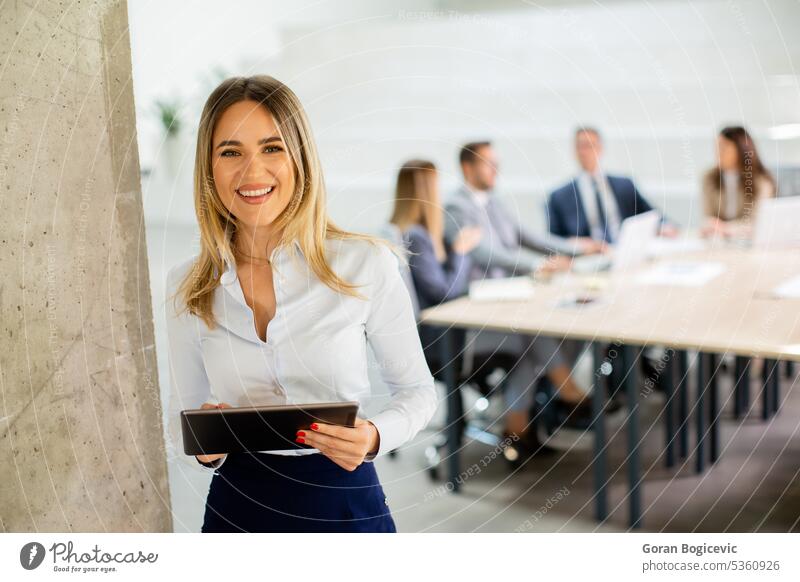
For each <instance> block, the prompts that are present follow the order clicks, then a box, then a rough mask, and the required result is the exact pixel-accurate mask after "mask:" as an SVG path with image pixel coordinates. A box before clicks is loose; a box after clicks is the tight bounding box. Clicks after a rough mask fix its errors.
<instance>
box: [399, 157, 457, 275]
mask: <svg viewBox="0 0 800 582" xmlns="http://www.w3.org/2000/svg"><path fill="white" fill-rule="evenodd" d="M390 222H391V223H392V224H395V225H397V227H398V228H399V229H400V230H401V231H405V230H407V229H408V228H409V227H411V226H413V225H415V224H419V225H422V226H424V227H425V229H426V230H427V231H428V233H429V234H430V237H431V241H432V242H433V248H434V251H435V252H436V258H437V259H439V261H440V262H442V261H444V260H445V258H446V256H447V255H446V252H445V249H444V213H443V211H442V208H441V205H440V203H439V188H438V183H437V179H436V166H435V165H434V163H433V162H429V161H428V160H409V161H408V162H406V163H405V164H403V165H402V166H401V167H400V171H399V172H398V174H397V187H396V189H395V200H394V212H393V213H392V218H391V220H390Z"/></svg>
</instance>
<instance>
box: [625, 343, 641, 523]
mask: <svg viewBox="0 0 800 582" xmlns="http://www.w3.org/2000/svg"><path fill="white" fill-rule="evenodd" d="M622 349H623V353H624V359H623V361H624V362H625V399H626V400H627V403H628V490H629V491H628V495H629V498H628V499H629V502H630V509H629V511H630V516H629V520H630V521H629V523H630V527H631V528H633V529H638V528H640V527H641V525H642V498H641V488H640V481H641V468H640V467H639V444H640V443H639V373H638V370H639V367H638V365H637V362H636V350H635V348H633V347H632V346H629V345H625V346H623V348H622ZM639 351H640V353H641V350H639Z"/></svg>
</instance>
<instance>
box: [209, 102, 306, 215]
mask: <svg viewBox="0 0 800 582" xmlns="http://www.w3.org/2000/svg"><path fill="white" fill-rule="evenodd" d="M212 147H213V148H214V149H213V151H212V154H211V167H212V172H213V176H214V183H215V184H216V187H217V192H218V193H219V196H220V198H221V200H222V203H223V204H224V205H225V207H226V208H227V209H228V210H229V211H230V213H231V214H233V215H234V216H235V217H236V218H237V220H238V221H239V223H240V224H243V225H246V226H249V227H254V228H255V227H259V226H268V225H270V224H272V223H273V222H274V221H275V219H276V218H277V217H278V216H280V214H281V212H283V210H284V208H286V206H287V205H288V204H289V201H290V200H291V198H292V195H293V194H294V188H295V179H294V167H293V165H292V160H291V158H290V157H289V154H288V152H287V151H286V146H285V145H284V143H283V140H282V139H281V137H280V135H279V134H278V128H277V126H276V125H275V120H274V119H273V118H272V115H271V114H270V113H269V112H268V111H267V110H266V109H265V108H264V107H263V106H262V105H261V104H259V103H257V102H255V101H239V102H238V103H235V104H233V105H231V106H230V107H229V108H228V109H226V110H225V112H224V113H223V114H222V115H221V116H220V118H219V119H218V120H217V124H216V126H215V127H214V132H213V135H212Z"/></svg>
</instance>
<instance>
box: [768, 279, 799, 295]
mask: <svg viewBox="0 0 800 582" xmlns="http://www.w3.org/2000/svg"><path fill="white" fill-rule="evenodd" d="M773 294H774V295H775V296H776V297H780V298H782V299H798V298H800V275H798V276H796V277H792V278H791V279H789V280H788V281H784V282H783V283H781V284H780V285H778V286H777V287H775V290H774V291H773Z"/></svg>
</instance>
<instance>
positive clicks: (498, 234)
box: [445, 141, 592, 279]
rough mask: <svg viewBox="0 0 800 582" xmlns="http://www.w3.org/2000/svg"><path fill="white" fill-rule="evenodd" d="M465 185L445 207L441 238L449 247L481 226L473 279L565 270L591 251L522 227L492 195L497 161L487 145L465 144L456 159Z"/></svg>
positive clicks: (479, 142) (475, 253)
mask: <svg viewBox="0 0 800 582" xmlns="http://www.w3.org/2000/svg"><path fill="white" fill-rule="evenodd" d="M458 159H459V162H460V163H461V171H462V173H463V175H464V183H463V184H462V186H461V187H459V188H458V190H456V191H455V192H454V193H453V194H452V195H451V196H450V198H449V199H448V201H447V204H446V206H445V211H446V214H447V220H446V223H445V240H446V241H447V242H448V243H450V242H452V241H453V240H454V238H455V236H456V235H457V233H458V231H459V230H461V229H462V228H463V227H465V226H480V227H481V228H482V230H483V237H482V238H481V242H480V243H479V244H478V246H477V247H475V249H474V250H473V251H472V253H471V255H472V258H473V276H472V279H483V278H484V277H489V278H491V277H508V276H512V275H523V274H529V273H534V272H536V271H542V272H550V271H554V270H555V271H558V270H564V269H567V268H569V264H570V261H569V257H571V256H574V255H578V254H582V253H583V252H586V251H591V250H592V249H589V248H586V247H582V246H580V245H575V244H573V243H571V242H570V241H567V240H564V239H563V238H561V237H554V236H548V235H539V234H536V233H533V232H531V231H530V230H528V229H527V228H525V227H524V226H523V225H522V224H521V222H520V221H519V220H517V219H516V217H514V216H513V215H512V214H511V213H510V212H508V211H507V210H506V208H505V207H504V206H503V204H502V203H501V202H500V201H499V200H498V199H497V197H496V196H495V195H494V186H495V182H496V179H497V171H498V163H497V157H496V155H495V152H494V148H493V147H492V144H491V142H489V141H476V142H471V143H468V144H466V145H464V146H463V147H462V148H461V150H460V152H459V156H458Z"/></svg>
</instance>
